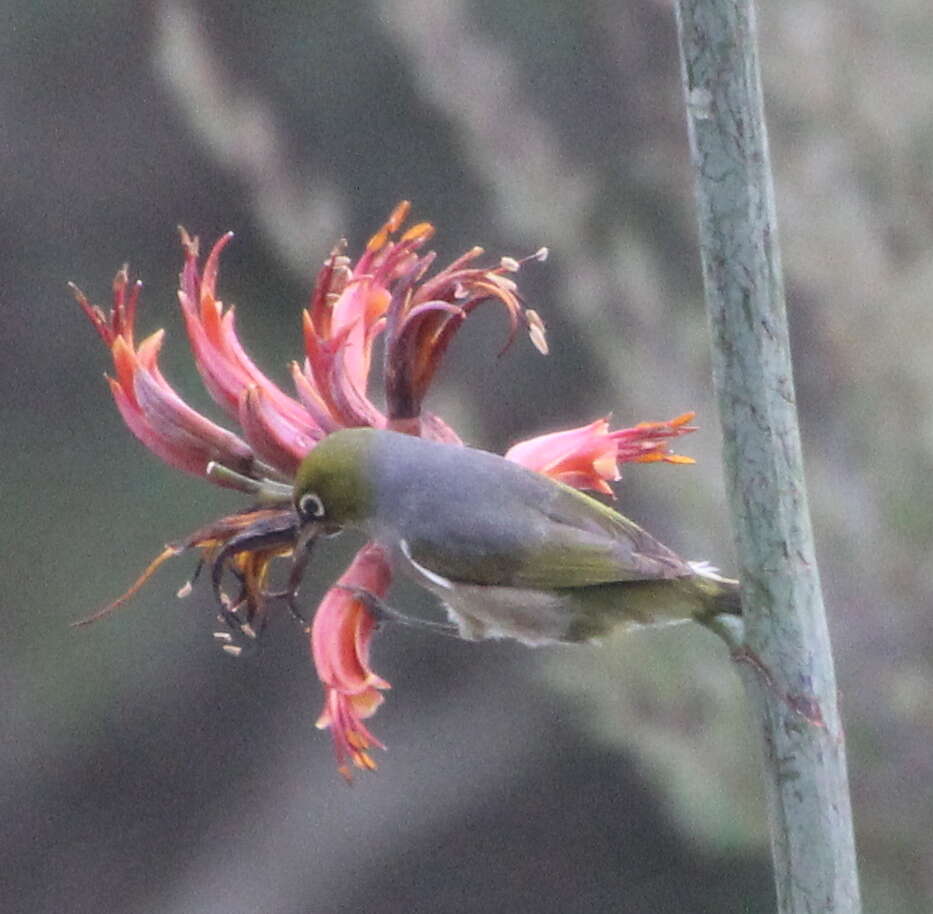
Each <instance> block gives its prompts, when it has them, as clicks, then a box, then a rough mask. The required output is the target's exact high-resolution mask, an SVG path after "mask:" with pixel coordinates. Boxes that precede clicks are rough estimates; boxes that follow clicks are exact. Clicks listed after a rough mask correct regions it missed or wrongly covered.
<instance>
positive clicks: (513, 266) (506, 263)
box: [499, 257, 522, 273]
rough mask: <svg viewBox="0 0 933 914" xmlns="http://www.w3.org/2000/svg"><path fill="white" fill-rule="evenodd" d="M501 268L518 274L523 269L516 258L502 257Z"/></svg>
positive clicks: (500, 260)
mask: <svg viewBox="0 0 933 914" xmlns="http://www.w3.org/2000/svg"><path fill="white" fill-rule="evenodd" d="M499 266H500V267H502V269H503V270H508V271H509V272H510V273H517V272H518V271H519V270H520V269H521V268H522V265H521V264H520V263H519V262H518V261H517V260H516V259H515V258H514V257H501V258H500V259H499Z"/></svg>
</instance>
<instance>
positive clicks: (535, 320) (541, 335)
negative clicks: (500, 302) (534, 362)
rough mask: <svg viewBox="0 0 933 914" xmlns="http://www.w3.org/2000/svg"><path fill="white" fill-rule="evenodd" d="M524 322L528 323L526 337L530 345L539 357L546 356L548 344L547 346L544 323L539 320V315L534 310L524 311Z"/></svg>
mask: <svg viewBox="0 0 933 914" xmlns="http://www.w3.org/2000/svg"><path fill="white" fill-rule="evenodd" d="M525 320H526V321H527V322H528V337H529V339H530V340H531V342H532V345H533V346H534V347H535V349H537V350H538V352H540V353H541V355H547V354H548V351H549V349H548V344H547V329H546V328H545V326H544V321H543V320H541V315H540V314H538V312H537V311H535V310H534V308H526V309H525Z"/></svg>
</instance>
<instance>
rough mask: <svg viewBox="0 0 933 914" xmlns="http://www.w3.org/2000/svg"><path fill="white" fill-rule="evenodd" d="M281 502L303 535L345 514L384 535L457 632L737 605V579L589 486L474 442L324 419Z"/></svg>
mask: <svg viewBox="0 0 933 914" xmlns="http://www.w3.org/2000/svg"><path fill="white" fill-rule="evenodd" d="M294 505H295V509H296V510H297V512H298V515H299V518H300V520H301V524H302V528H303V530H304V532H305V537H306V541H312V540H313V538H314V534H315V531H322V532H335V531H337V530H340V529H344V528H347V529H355V530H360V531H362V532H364V533H365V534H366V535H367V536H369V537H370V538H371V539H373V540H375V541H377V542H379V543H381V544H383V545H384V546H386V547H388V548H389V549H390V551H391V554H392V557H393V558H392V561H393V565H394V567H395V568H396V569H398V570H402V571H407V572H408V573H409V574H410V575H411V576H413V577H414V579H415V580H416V581H417V582H418V583H420V584H421V585H422V586H423V587H425V588H426V589H427V590H429V591H431V592H432V593H434V594H436V595H437V596H438V597H440V599H441V600H442V601H443V603H444V604H445V606H446V608H447V611H448V614H449V615H450V618H451V620H452V621H453V622H455V623H456V625H457V628H458V629H459V633H460V635H461V637H464V638H469V639H478V638H504V637H509V638H517V639H518V640H519V641H523V642H525V643H526V644H546V643H551V642H559V641H587V640H592V639H595V638H598V637H599V636H601V635H604V634H606V633H607V632H608V631H609V630H610V629H613V628H616V627H630V628H636V627H640V626H644V625H652V624H659V623H660V624H663V623H667V622H676V621H684V620H688V619H696V620H698V621H701V622H702V621H704V620H709V619H710V618H711V617H713V616H715V615H717V614H719V613H730V614H738V613H740V612H741V607H740V602H739V590H738V582H737V581H732V580H728V579H726V578H722V577H720V576H719V575H717V574H715V573H714V572H713V571H712V570H711V569H709V568H708V567H707V566H705V565H704V564H703V563H691V562H687V561H684V560H683V559H681V558H680V557H679V556H677V555H676V554H675V553H674V552H672V551H671V550H670V549H668V548H667V547H666V546H663V545H662V544H661V543H659V542H658V541H657V540H656V539H654V538H653V537H652V536H650V535H649V534H648V533H646V532H645V531H644V530H642V529H641V527H639V526H638V525H637V524H635V523H633V522H632V521H630V520H629V519H628V518H626V517H623V516H622V515H621V514H619V513H617V512H616V511H613V510H612V509H611V508H609V507H607V506H606V505H604V504H602V503H601V502H599V501H596V500H595V499H593V498H590V497H589V496H588V495H584V494H583V493H582V492H579V491H577V490H576V489H572V488H570V487H569V486H566V485H563V484H562V483H559V482H556V481H554V480H552V479H549V478H548V477H546V476H543V475H541V474H540V473H536V472H534V471H532V470H528V469H525V468H524V467H522V466H519V465H518V464H516V463H512V462H511V461H509V460H506V459H505V458H503V457H499V456H497V455H495V454H490V453H487V452H485V451H480V450H475V449H473V448H468V447H460V446H456V445H450V444H439V443H436V442H433V441H427V440H424V439H421V438H414V437H411V436H409V435H402V434H398V433H395V432H389V431H381V430H376V429H370V428H355V429H345V430H341V431H337V432H334V433H333V434H331V435H329V436H328V437H327V438H325V439H324V440H322V441H321V442H320V443H319V444H318V445H317V446H316V447H315V448H314V449H313V450H312V451H311V452H310V453H309V454H308V456H307V457H305V459H304V461H303V462H302V463H301V466H300V467H299V469H298V473H297V476H296V479H295V486H294Z"/></svg>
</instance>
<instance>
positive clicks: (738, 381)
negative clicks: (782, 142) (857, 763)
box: [675, 0, 860, 914]
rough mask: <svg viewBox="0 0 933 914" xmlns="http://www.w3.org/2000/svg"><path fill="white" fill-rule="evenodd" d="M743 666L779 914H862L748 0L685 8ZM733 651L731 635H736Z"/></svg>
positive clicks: (690, 116) (689, 100)
mask: <svg viewBox="0 0 933 914" xmlns="http://www.w3.org/2000/svg"><path fill="white" fill-rule="evenodd" d="M675 9H676V13H677V25H678V32H679V39H680V51H681V64H682V76H683V89H684V96H685V100H686V107H687V123H688V128H689V136H690V150H691V155H692V159H693V165H694V169H695V176H696V188H697V200H698V218H699V228H700V249H701V255H702V261H703V278H704V285H705V290H706V302H707V310H708V315H709V323H710V330H711V335H712V344H713V375H714V381H715V384H716V389H717V393H718V396H719V408H720V414H721V417H722V427H723V457H724V463H725V472H726V486H727V490H728V493H729V498H730V503H731V508H732V517H733V525H734V533H735V540H736V546H737V553H738V558H739V577H740V579H741V581H742V605H743V610H744V613H743V615H744V623H745V624H744V642H743V643H742V644H740V645H739V646H738V656H741V657H745V658H746V659H750V660H752V661H753V662H752V663H750V664H743V665H742V667H741V670H742V675H743V678H744V680H745V682H746V687H747V691H748V694H749V697H750V700H751V702H752V704H753V707H754V709H755V712H756V714H757V717H758V723H759V726H760V728H761V733H762V748H763V761H764V773H765V782H766V787H767V796H768V807H769V818H770V825H771V846H772V856H773V861H774V870H775V883H776V887H777V900H778V910H779V911H780V912H781V914H803V912H810V911H826V912H829V911H832V912H834V914H858V911H859V910H860V900H859V885H858V870H857V866H856V859H855V843H854V839H853V828H852V814H851V806H850V799H849V788H848V778H847V773H846V754H845V739H844V734H843V729H842V723H841V721H840V717H839V709H838V703H837V695H836V679H835V671H834V667H833V657H832V650H831V646H830V641H829V634H828V629H827V624H826V614H825V611H824V608H823V599H822V594H821V591H820V581H819V572H818V568H817V562H816V556H815V552H814V546H813V535H812V531H811V526H810V514H809V509H808V506H807V496H806V487H805V482H804V475H803V460H802V453H801V445H800V433H799V428H798V423H797V409H796V404H795V397H794V385H793V373H792V368H791V361H790V347H789V342H788V330H787V317H786V312H785V303H784V288H783V278H782V273H781V262H780V254H779V249H778V240H777V239H778V234H777V219H776V214H775V202H774V188H773V182H772V177H771V168H770V161H769V154H768V142H767V132H766V128H765V120H764V109H763V102H762V91H761V76H760V68H759V62H758V47H757V33H756V21H755V5H754V2H753V0H678V2H677V3H676V4H675ZM726 634H728V636H729V637H730V638H734V637H735V633H734V632H729V633H726Z"/></svg>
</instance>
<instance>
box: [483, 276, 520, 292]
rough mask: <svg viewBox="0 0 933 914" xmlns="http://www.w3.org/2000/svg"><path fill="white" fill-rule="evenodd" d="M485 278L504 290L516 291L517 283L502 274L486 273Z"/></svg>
mask: <svg viewBox="0 0 933 914" xmlns="http://www.w3.org/2000/svg"><path fill="white" fill-rule="evenodd" d="M486 279H487V280H488V281H489V282H491V283H492V284H493V285H495V286H498V287H499V288H500V289H504V290H505V291H506V292H517V291H518V285H517V284H516V283H515V282H514V281H513V280H511V279H509V277H508V276H502V275H501V274H499V273H487V274H486Z"/></svg>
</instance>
